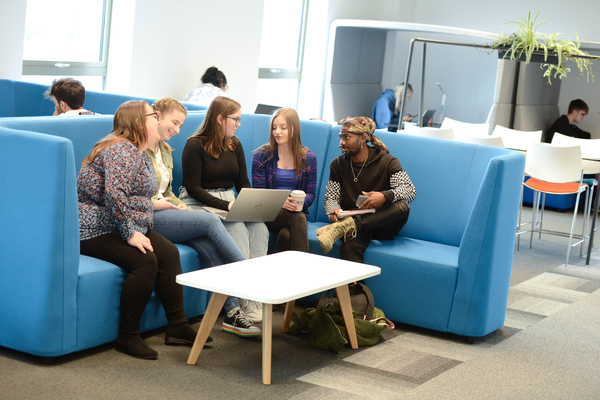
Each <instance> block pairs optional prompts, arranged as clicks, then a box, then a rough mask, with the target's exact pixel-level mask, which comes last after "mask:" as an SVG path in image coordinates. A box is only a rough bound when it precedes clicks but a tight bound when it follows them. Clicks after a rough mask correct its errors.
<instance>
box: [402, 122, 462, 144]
mask: <svg viewBox="0 0 600 400" xmlns="http://www.w3.org/2000/svg"><path fill="white" fill-rule="evenodd" d="M402 132H404V133H406V134H408V135H413V136H423V137H430V138H435V139H444V140H454V132H453V129H452V128H448V129H442V128H431V127H426V126H423V127H420V126H416V125H413V124H404V130H403V131H402Z"/></svg>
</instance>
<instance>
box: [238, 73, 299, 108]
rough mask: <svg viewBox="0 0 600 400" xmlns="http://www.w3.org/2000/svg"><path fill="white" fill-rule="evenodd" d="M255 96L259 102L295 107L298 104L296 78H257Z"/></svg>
mask: <svg viewBox="0 0 600 400" xmlns="http://www.w3.org/2000/svg"><path fill="white" fill-rule="evenodd" d="M256 98H257V99H258V101H257V102H258V103H261V104H269V105H272V106H280V107H292V108H296V107H297V105H298V80H297V79H259V80H258V85H257V87H256ZM246 112H250V111H246Z"/></svg>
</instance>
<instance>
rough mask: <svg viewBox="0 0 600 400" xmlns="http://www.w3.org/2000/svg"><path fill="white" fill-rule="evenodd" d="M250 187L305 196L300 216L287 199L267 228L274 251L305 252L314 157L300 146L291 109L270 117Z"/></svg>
mask: <svg viewBox="0 0 600 400" xmlns="http://www.w3.org/2000/svg"><path fill="white" fill-rule="evenodd" d="M252 186H253V187H255V188H268V189H289V190H302V191H304V193H306V198H305V199H304V206H303V208H302V212H296V211H298V210H297V206H296V205H295V204H294V203H293V202H292V198H291V197H288V199H287V200H286V202H285V203H284V204H283V207H282V209H281V211H280V212H279V214H278V215H277V218H276V219H275V221H273V222H267V223H266V225H267V228H269V231H271V232H273V233H275V234H276V235H277V251H285V250H297V251H304V252H308V234H307V225H306V222H307V219H306V217H307V215H308V207H310V205H311V204H312V203H313V202H314V201H315V195H316V191H317V157H316V156H315V154H314V153H313V152H312V151H310V150H308V148H306V147H304V146H303V145H302V141H301V139H300V118H299V117H298V113H297V112H296V110H294V109H293V108H280V109H279V110H277V111H275V112H274V113H273V116H272V117H271V133H270V134H269V141H268V142H267V143H266V144H264V145H263V146H261V147H259V148H258V149H257V150H256V151H255V152H254V157H253V158H252Z"/></svg>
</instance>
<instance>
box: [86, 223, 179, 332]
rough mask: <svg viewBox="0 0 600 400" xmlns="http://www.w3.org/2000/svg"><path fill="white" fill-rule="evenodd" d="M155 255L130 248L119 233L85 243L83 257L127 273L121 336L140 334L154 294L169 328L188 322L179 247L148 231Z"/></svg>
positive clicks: (122, 290) (122, 300)
mask: <svg viewBox="0 0 600 400" xmlns="http://www.w3.org/2000/svg"><path fill="white" fill-rule="evenodd" d="M146 237H148V239H150V243H151V244H152V248H153V249H154V252H151V251H148V250H146V254H144V253H142V252H141V251H140V250H139V249H138V248H136V247H133V246H130V245H129V244H128V243H127V241H125V240H123V238H122V237H121V234H120V233H118V232H112V233H107V234H105V235H101V236H98V237H95V238H92V239H88V240H82V241H81V242H80V243H81V254H83V255H86V256H90V257H94V258H99V259H101V260H104V261H108V262H110V263H113V264H116V265H118V266H119V267H121V268H122V269H124V270H125V271H126V272H127V277H126V278H125V282H123V288H122V289H121V307H120V311H121V319H120V323H119V337H121V338H127V337H132V336H136V335H139V333H140V321H141V319H142V314H143V313H144V310H145V308H146V305H147V304H148V301H149V300H150V296H151V295H152V291H153V290H156V294H157V295H158V298H159V299H160V302H161V303H162V305H163V308H164V309H165V315H166V317H167V321H168V326H177V325H181V324H184V323H187V318H186V316H185V311H184V308H183V288H182V287H181V285H178V284H177V283H176V282H175V277H176V276H177V275H178V274H181V264H180V262H179V251H178V250H177V247H175V245H174V244H173V243H171V242H169V241H168V240H167V239H165V238H164V237H163V236H161V235H160V234H158V233H156V232H154V231H153V230H150V229H149V230H148V232H147V233H146Z"/></svg>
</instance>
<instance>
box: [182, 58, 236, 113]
mask: <svg viewBox="0 0 600 400" xmlns="http://www.w3.org/2000/svg"><path fill="white" fill-rule="evenodd" d="M201 81H202V84H201V85H200V86H198V87H197V88H195V89H194V90H192V91H191V92H189V93H188V94H187V95H186V96H185V98H184V99H183V101H185V102H189V103H196V104H200V105H202V106H206V107H208V106H210V103H211V102H212V101H213V99H214V98H215V97H217V96H224V97H229V96H227V93H225V91H226V90H227V89H228V88H229V86H227V78H226V77H225V74H224V73H223V71H220V70H219V69H218V68H217V67H214V66H213V67H210V68H208V69H207V70H206V71H205V72H204V75H202V79H201Z"/></svg>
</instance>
